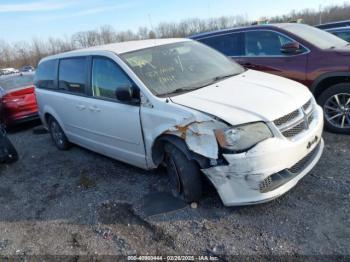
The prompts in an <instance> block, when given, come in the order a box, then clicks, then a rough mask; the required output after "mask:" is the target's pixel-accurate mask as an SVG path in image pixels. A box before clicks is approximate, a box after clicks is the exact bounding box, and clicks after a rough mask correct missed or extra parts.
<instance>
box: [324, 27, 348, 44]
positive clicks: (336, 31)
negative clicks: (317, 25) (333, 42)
mask: <svg viewBox="0 0 350 262" xmlns="http://www.w3.org/2000/svg"><path fill="white" fill-rule="evenodd" d="M326 31H327V32H329V33H331V34H333V35H336V36H337V37H340V38H341V39H343V40H345V41H347V42H349V43H350V26H348V27H339V28H332V29H327V30H326Z"/></svg>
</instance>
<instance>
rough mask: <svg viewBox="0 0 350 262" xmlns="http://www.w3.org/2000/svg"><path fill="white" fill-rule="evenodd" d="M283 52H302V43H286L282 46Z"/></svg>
mask: <svg viewBox="0 0 350 262" xmlns="http://www.w3.org/2000/svg"><path fill="white" fill-rule="evenodd" d="M281 52H282V53H284V54H297V53H300V52H301V50H300V44H299V43H298V42H292V43H287V44H284V45H283V46H282V48H281Z"/></svg>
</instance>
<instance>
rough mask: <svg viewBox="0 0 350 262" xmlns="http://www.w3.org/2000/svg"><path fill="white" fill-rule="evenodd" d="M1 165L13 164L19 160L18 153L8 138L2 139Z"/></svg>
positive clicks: (0, 145)
mask: <svg viewBox="0 0 350 262" xmlns="http://www.w3.org/2000/svg"><path fill="white" fill-rule="evenodd" d="M0 150H1V152H0V163H6V164H11V163H13V162H16V161H17V160H18V153H17V150H16V148H15V147H14V146H13V144H12V143H11V141H10V140H9V139H8V137H6V136H1V137H0Z"/></svg>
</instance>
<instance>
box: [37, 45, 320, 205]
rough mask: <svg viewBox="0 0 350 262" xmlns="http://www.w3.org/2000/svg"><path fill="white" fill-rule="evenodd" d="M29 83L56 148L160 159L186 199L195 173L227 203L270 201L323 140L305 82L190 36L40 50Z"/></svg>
mask: <svg viewBox="0 0 350 262" xmlns="http://www.w3.org/2000/svg"><path fill="white" fill-rule="evenodd" d="M35 86H36V95H37V102H38V105H39V111H40V113H39V114H40V117H41V120H42V122H43V123H44V124H45V125H46V127H47V128H48V129H49V131H50V133H51V136H52V139H53V141H54V143H55V144H56V146H57V147H58V148H59V149H60V150H66V149H68V148H69V146H70V144H71V143H73V144H77V145H80V146H83V147H85V148H88V149H90V150H92V151H95V152H98V153H100V154H103V155H106V156H109V157H111V158H114V159H117V160H120V161H123V162H126V163H129V164H132V165H135V166H138V167H141V168H144V169H154V168H157V167H158V166H159V165H161V164H164V165H165V166H166V167H167V171H168V173H169V176H170V180H171V182H172V185H173V189H174V191H176V192H177V193H178V195H180V196H181V197H183V198H184V199H185V200H186V201H188V202H192V201H198V200H199V199H200V197H201V194H202V179H203V178H208V179H209V180H210V181H211V183H212V184H213V185H214V187H215V188H216V189H217V191H218V193H219V195H220V197H221V199H222V201H223V203H224V204H225V205H227V206H236V205H250V204H257V203H261V202H266V201H269V200H271V199H274V198H276V197H279V196H281V195H282V194H284V193H286V192H287V191H288V190H290V189H291V188H293V187H294V186H295V185H296V184H297V183H298V181H299V180H300V179H301V178H303V177H304V176H305V175H306V174H307V173H308V172H309V171H310V170H311V169H312V168H313V167H314V166H315V165H316V163H317V162H318V160H319V159H320V157H321V155H322V152H323V148H324V143H323V140H322V131H323V116H322V113H323V112H322V109H321V108H320V107H319V106H318V105H317V104H316V103H315V100H314V98H313V97H312V94H311V93H310V92H309V90H308V89H307V88H306V87H305V86H303V85H301V84H299V83H296V82H294V81H291V80H288V79H285V78H282V77H278V76H273V75H270V74H266V73H261V72H257V71H254V70H246V69H245V68H243V67H241V66H240V65H238V64H236V63H235V62H233V61H231V60H230V59H228V58H226V57H225V56H224V55H222V54H220V53H218V52H217V51H215V50H213V49H211V48H209V47H207V46H204V45H202V44H200V43H198V42H195V41H192V40H188V39H161V40H143V41H133V42H124V43H116V44H110V45H104V46H98V47H93V48H88V49H83V50H77V51H72V52H67V53H63V54H59V55H55V56H51V57H47V58H45V59H43V60H42V61H41V62H40V64H39V66H38V69H37V71H36V77H35ZM131 190H132V189H131Z"/></svg>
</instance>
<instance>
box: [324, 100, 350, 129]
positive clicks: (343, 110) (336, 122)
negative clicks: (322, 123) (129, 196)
mask: <svg viewBox="0 0 350 262" xmlns="http://www.w3.org/2000/svg"><path fill="white" fill-rule="evenodd" d="M323 109H324V113H325V117H326V120H327V121H328V122H329V123H330V124H332V125H333V126H335V127H338V128H350V94H349V93H340V94H336V95H333V96H331V97H330V98H328V100H327V101H326V103H325V105H324V108H323Z"/></svg>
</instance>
